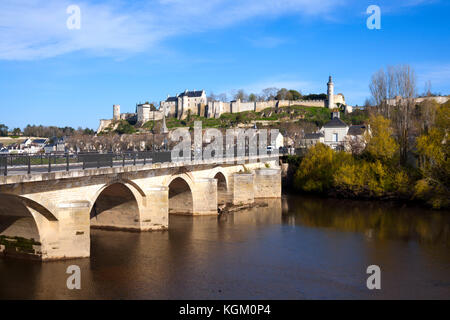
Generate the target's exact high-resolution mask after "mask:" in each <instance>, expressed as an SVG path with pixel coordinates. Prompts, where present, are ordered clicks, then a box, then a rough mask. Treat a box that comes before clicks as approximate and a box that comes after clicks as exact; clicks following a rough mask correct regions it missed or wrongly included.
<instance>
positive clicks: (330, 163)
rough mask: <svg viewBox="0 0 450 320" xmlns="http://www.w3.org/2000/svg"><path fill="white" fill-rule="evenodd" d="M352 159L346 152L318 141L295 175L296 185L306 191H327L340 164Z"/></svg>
mask: <svg viewBox="0 0 450 320" xmlns="http://www.w3.org/2000/svg"><path fill="white" fill-rule="evenodd" d="M350 160H351V155H349V154H347V153H345V152H335V151H333V150H332V149H331V148H330V147H328V146H326V145H324V144H322V143H318V144H316V145H315V146H312V147H311V148H310V149H309V150H308V153H307V154H306V155H305V157H304V158H303V160H302V162H301V164H300V166H299V168H298V170H297V172H296V173H295V177H294V186H295V187H296V188H297V189H300V190H304V191H308V192H310V191H317V192H326V191H328V190H329V189H330V188H332V186H333V175H334V173H335V172H336V170H337V169H338V168H339V166H340V165H341V164H342V163H344V162H347V161H350Z"/></svg>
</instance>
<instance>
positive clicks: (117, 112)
mask: <svg viewBox="0 0 450 320" xmlns="http://www.w3.org/2000/svg"><path fill="white" fill-rule="evenodd" d="M113 120H114V121H118V120H120V104H115V105H113Z"/></svg>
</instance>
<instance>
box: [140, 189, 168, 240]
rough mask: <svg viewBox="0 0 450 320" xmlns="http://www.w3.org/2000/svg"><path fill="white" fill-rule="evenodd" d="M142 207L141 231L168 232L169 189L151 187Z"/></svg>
mask: <svg viewBox="0 0 450 320" xmlns="http://www.w3.org/2000/svg"><path fill="white" fill-rule="evenodd" d="M143 202H144V203H142V205H141V207H140V214H139V219H140V221H139V223H140V230H141V231H151V230H166V229H168V227H169V188H167V187H164V186H161V187H150V188H148V189H146V190H145V200H144V201H143Z"/></svg>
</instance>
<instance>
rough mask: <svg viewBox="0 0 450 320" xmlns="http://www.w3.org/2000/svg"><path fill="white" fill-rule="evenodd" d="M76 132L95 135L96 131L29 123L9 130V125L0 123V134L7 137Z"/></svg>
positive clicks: (58, 134)
mask: <svg viewBox="0 0 450 320" xmlns="http://www.w3.org/2000/svg"><path fill="white" fill-rule="evenodd" d="M75 134H84V135H94V134H95V131H94V130H92V129H89V128H84V129H83V128H81V127H78V129H74V128H72V127H62V128H60V127H56V126H42V125H38V126H37V125H27V126H26V127H25V128H24V130H23V131H22V129H20V128H14V129H13V130H11V131H9V128H8V126H6V125H4V124H0V136H2V137H6V136H8V135H12V136H26V137H42V138H54V137H57V138H61V137H66V136H72V135H75Z"/></svg>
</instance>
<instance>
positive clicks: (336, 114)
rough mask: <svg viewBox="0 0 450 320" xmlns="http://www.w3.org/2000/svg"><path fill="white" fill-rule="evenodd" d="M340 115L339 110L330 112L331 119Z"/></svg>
mask: <svg viewBox="0 0 450 320" xmlns="http://www.w3.org/2000/svg"><path fill="white" fill-rule="evenodd" d="M340 117H341V115H340V112H339V111H333V112H332V113H331V119H334V118H338V119H339V118H340Z"/></svg>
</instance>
